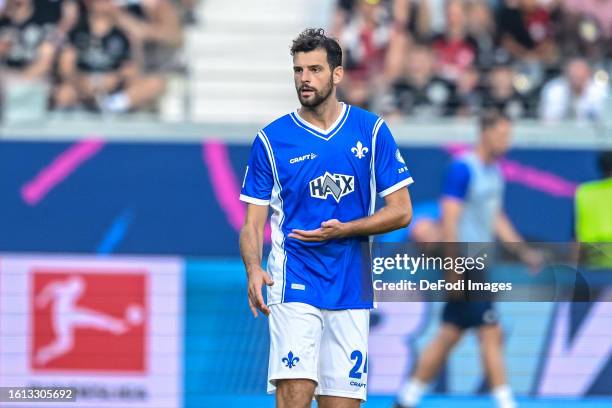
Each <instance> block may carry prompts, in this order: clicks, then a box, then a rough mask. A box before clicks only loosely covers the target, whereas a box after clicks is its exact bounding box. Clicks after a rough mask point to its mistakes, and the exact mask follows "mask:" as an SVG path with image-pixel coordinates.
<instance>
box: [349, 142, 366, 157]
mask: <svg viewBox="0 0 612 408" xmlns="http://www.w3.org/2000/svg"><path fill="white" fill-rule="evenodd" d="M369 151H370V149H368V148H367V147H365V146H364V145H362V144H361V142H360V141H359V140H358V141H357V145H355V147H352V148H351V152H353V153H354V154H355V157H356V158H358V159H363V158H364V157H365V155H366V154H368V152H369Z"/></svg>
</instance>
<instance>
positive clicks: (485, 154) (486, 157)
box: [474, 142, 496, 164]
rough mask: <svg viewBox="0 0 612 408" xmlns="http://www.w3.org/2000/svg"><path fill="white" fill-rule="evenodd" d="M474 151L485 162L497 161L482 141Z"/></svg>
mask: <svg viewBox="0 0 612 408" xmlns="http://www.w3.org/2000/svg"><path fill="white" fill-rule="evenodd" d="M474 153H475V154H476V157H478V158H479V159H480V160H482V162H483V163H485V164H492V163H495V161H496V159H495V157H494V156H493V155H492V154H491V153H490V152H489V151H488V150H487V148H486V147H485V146H484V144H483V143H482V142H480V143H479V144H478V145H477V146H476V148H475V149H474Z"/></svg>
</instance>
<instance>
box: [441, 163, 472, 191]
mask: <svg viewBox="0 0 612 408" xmlns="http://www.w3.org/2000/svg"><path fill="white" fill-rule="evenodd" d="M469 184H470V169H469V167H468V165H467V164H466V163H464V162H462V161H455V162H453V163H452V164H451V165H450V166H449V168H448V170H447V172H446V176H445V177H444V182H443V184H442V195H443V196H446V197H452V198H456V199H458V200H463V199H465V197H466V195H467V191H468V185H469Z"/></svg>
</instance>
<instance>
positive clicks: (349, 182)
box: [308, 171, 355, 203]
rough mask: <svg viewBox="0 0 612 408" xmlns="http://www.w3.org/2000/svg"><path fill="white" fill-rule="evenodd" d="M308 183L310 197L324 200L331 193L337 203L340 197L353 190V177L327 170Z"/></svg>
mask: <svg viewBox="0 0 612 408" xmlns="http://www.w3.org/2000/svg"><path fill="white" fill-rule="evenodd" d="M308 184H309V186H310V195H311V197H314V198H320V199H322V200H325V199H326V198H327V197H328V196H330V195H331V196H332V197H334V199H335V200H336V202H338V203H339V202H340V199H341V198H342V197H344V196H345V195H347V194H350V193H352V192H353V191H355V177H353V176H348V175H346V174H331V173H329V172H327V171H326V172H325V174H324V175H322V176H321V177H317V178H316V179H314V180H311V181H310V183H308Z"/></svg>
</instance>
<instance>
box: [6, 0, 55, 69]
mask: <svg viewBox="0 0 612 408" xmlns="http://www.w3.org/2000/svg"><path fill="white" fill-rule="evenodd" d="M44 11H45V10H44V9H40V8H38V9H37V8H36V7H35V3H34V1H33V0H7V4H6V8H5V12H4V15H3V17H0V60H1V61H2V63H3V65H5V66H6V67H7V68H8V75H10V76H17V77H21V78H24V79H40V78H44V77H46V76H47V75H48V74H49V73H50V71H51V68H52V65H53V58H54V55H55V46H54V44H53V42H52V41H51V34H52V32H53V28H54V23H55V22H54V21H53V20H52V19H50V17H49V16H48V15H47V14H46V13H45V12H44Z"/></svg>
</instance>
